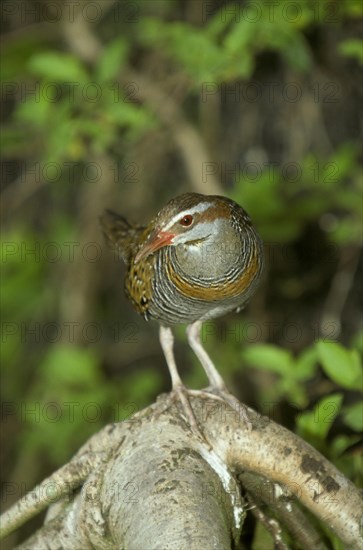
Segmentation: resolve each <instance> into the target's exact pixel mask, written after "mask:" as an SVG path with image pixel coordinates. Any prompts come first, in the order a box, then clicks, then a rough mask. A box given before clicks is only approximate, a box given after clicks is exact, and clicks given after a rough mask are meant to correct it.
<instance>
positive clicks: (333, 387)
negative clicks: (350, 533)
mask: <svg viewBox="0 0 363 550" xmlns="http://www.w3.org/2000/svg"><path fill="white" fill-rule="evenodd" d="M20 4H21V5H22V6H25V3H20ZM20 4H19V5H20ZM26 4H27V5H28V4H29V6H30V7H33V8H34V10H35V13H37V10H38V15H39V18H38V19H39V20H35V21H33V22H32V21H30V22H29V21H28V20H27V19H26V18H22V17H20V15H21V14H20V15H19V13H20V12H19V13H18V17H16V16H15V15H14V14H15V11H14V12H13V16H12V15H10V16H9V19H8V20H5V23H4V31H3V34H4V48H3V49H4V57H3V63H2V74H1V79H2V85H3V96H2V102H3V106H4V113H5V114H4V117H3V118H4V120H3V128H2V132H1V146H2V151H3V178H2V179H3V186H4V192H3V213H4V215H3V218H4V228H3V233H2V237H3V239H2V240H3V245H2V266H3V277H2V280H1V294H2V329H3V330H2V332H3V337H2V359H3V360H2V375H3V384H2V399H3V402H4V403H5V409H4V410H5V411H7V412H8V414H7V413H6V414H5V416H4V419H3V423H4V424H3V426H4V430H3V437H4V439H6V447H7V451H6V453H4V457H3V464H2V465H3V469H2V470H3V472H4V477H3V479H4V480H8V479H12V480H15V481H19V480H22V479H23V478H21V476H24V472H22V471H21V467H22V465H24V460H26V461H27V463H26V464H27V472H26V473H27V474H28V475H27V482H28V483H30V484H31V485H32V484H34V483H35V482H36V481H38V480H40V479H42V478H43V477H45V475H47V474H48V473H49V471H51V470H53V469H55V468H56V467H58V466H60V465H61V464H63V463H64V462H65V461H66V460H67V459H68V458H69V457H70V456H71V455H72V453H74V452H75V451H76V450H77V449H78V448H79V447H80V445H81V444H82V443H83V442H84V441H85V440H86V439H87V438H88V437H89V436H90V435H91V434H92V433H94V432H95V431H96V430H98V429H100V428H101V427H102V426H103V425H105V424H106V423H107V422H112V421H117V420H121V419H125V420H129V419H130V418H131V417H132V414H133V413H134V412H136V411H137V410H139V409H140V408H142V407H144V406H145V405H147V404H148V403H150V402H151V401H152V400H153V399H155V396H156V395H157V393H158V392H160V391H167V390H168V388H169V381H168V380H167V376H166V367H165V366H164V359H163V358H162V355H161V350H160V348H159V346H158V342H157V327H156V326H154V325H150V326H148V325H146V323H144V321H143V320H142V319H141V318H140V319H139V318H138V317H137V316H136V314H135V313H134V312H133V311H132V308H131V306H130V305H129V304H128V303H127V301H126V300H125V299H124V297H123V294H122V285H121V283H120V272H121V268H120V262H119V261H117V260H116V261H113V262H112V259H111V254H110V253H109V252H108V251H107V250H106V248H105V247H104V245H103V243H102V237H101V234H100V231H99V230H98V227H97V219H96V218H97V216H98V215H99V214H100V213H101V212H102V210H103V209H104V208H105V207H109V206H113V205H114V204H115V205H117V206H115V209H116V210H117V209H119V210H120V211H123V212H124V213H125V214H127V215H129V217H130V218H131V219H134V220H136V221H139V222H140V221H142V220H143V219H144V220H145V222H146V221H148V219H149V218H150V217H151V216H152V215H154V214H155V212H156V211H157V210H158V209H159V208H160V207H161V206H162V204H163V203H164V202H165V200H167V199H169V198H170V197H171V196H175V195H177V194H178V193H181V192H185V191H190V190H197V189H196V188H195V187H193V185H194V183H193V181H191V178H190V177H189V176H190V174H189V173H188V170H187V168H186V167H185V165H184V163H183V160H182V159H183V154H181V152H180V151H179V150H178V145H177V143H178V141H177V140H175V139H173V132H176V131H177V129H176V128H175V126H176V125H177V122H175V123H174V122H173V123H172V124H171V127H166V126H165V117H164V120H162V119H161V118H160V117H159V116H158V112H157V110H155V109H154V108H153V103H152V102H150V101H148V100H147V95H148V91H147V87H145V89H144V88H143V89H142V91H143V94H141V96H140V95H139V93H138V92H139V91H140V87H142V85H140V84H138V81H137V75H141V76H142V77H143V78H145V79H146V80H148V81H149V82H151V83H152V84H153V85H154V86H156V87H158V88H159V89H160V90H162V92H163V94H164V97H165V98H167V99H172V100H173V101H174V102H175V103H176V105H177V108H178V110H179V112H180V116H181V117H182V118H183V120H184V121H185V123H186V124H192V126H193V127H194V128H196V129H197V130H198V132H199V135H200V139H201V141H202V142H204V144H205V145H206V146H207V148H209V150H210V153H211V158H212V160H213V161H214V164H213V166H216V167H217V168H218V170H217V172H218V174H217V175H218V176H219V179H220V180H221V182H222V183H223V192H224V194H225V195H229V196H231V197H232V198H233V199H235V200H236V201H237V202H239V203H240V204H242V205H243V206H244V207H245V208H246V210H247V211H248V212H249V213H250V214H251V216H252V218H253V220H254V222H255V224H256V226H257V228H258V230H259V232H260V234H261V236H262V237H263V239H264V241H265V243H266V265H267V269H266V271H267V276H266V281H265V283H264V285H262V286H261V288H260V290H259V291H258V293H257V295H256V297H255V298H254V300H253V301H252V302H251V305H250V306H249V307H248V308H247V309H246V311H245V312H243V313H242V314H240V315H239V316H236V315H232V316H230V317H229V318H228V319H226V320H222V321H216V322H214V323H207V327H206V328H205V329H204V331H205V332H204V336H205V343H206V347H207V348H208V349H209V350H210V352H211V354H212V356H213V358H214V359H215V361H216V364H217V365H223V367H222V368H221V372H222V373H223V375H224V376H225V377H226V379H227V383H228V385H229V387H230V388H231V389H232V390H233V392H234V393H235V394H236V395H238V396H239V397H240V398H241V399H243V400H244V401H246V402H247V403H249V404H252V405H253V406H254V407H256V408H257V409H258V410H260V411H262V412H264V413H265V414H270V413H271V411H272V409H271V408H270V409H269V407H270V406H271V405H273V416H274V418H275V416H276V420H278V421H279V422H281V423H283V424H285V425H287V426H288V427H289V428H290V429H293V430H295V431H296V432H297V433H298V434H299V435H301V436H302V437H303V438H304V439H306V440H307V441H309V442H310V443H311V444H312V445H314V446H315V447H317V448H318V449H319V450H320V451H321V452H322V453H324V454H325V455H326V456H328V457H329V459H330V460H332V461H333V462H334V463H335V464H336V465H337V466H338V467H339V468H340V469H341V470H342V471H343V472H344V473H345V474H346V475H347V476H349V477H350V478H351V479H352V480H353V481H355V482H359V480H360V475H361V469H360V464H359V457H358V454H357V452H356V447H357V445H358V437H359V433H360V432H361V430H362V415H363V413H362V396H361V391H362V367H361V363H360V357H361V354H362V351H363V349H362V332H361V312H360V308H359V299H360V297H361V296H360V293H359V284H358V281H359V273H360V272H361V270H362V264H361V262H360V263H359V254H360V247H361V238H362V233H361V227H362V207H361V198H362V173H361V167H360V161H361V157H360V147H359V123H358V116H357V111H358V108H359V103H360V102H361V99H362V98H361V83H360V73H359V72H358V71H359V68H360V67H359V64H361V63H362V41H361V40H360V38H359V33H358V30H359V22H360V20H361V18H362V4H361V2H358V1H355V0H345V1H341V2H331V1H328V0H320V1H319V2H316V1H314V0H299V1H295V2H293V3H290V4H291V5H290V4H289V2H279V3H278V4H277V5H276V4H275V3H273V4H271V3H269V2H266V1H264V0H258V1H257V0H254V1H253V2H248V1H243V2H239V3H232V2H231V3H230V2H222V1H218V2H215V3H208V2H207V3H203V2H201V3H198V2H195V1H194V0H190V1H187V2H178V1H174V2H167V3H166V2H161V3H160V2H157V1H155V2H154V1H148V2H141V1H140V2H139V1H137V2H132V3H127V2H123V1H120V2H114V3H113V4H112V3H110V4H108V3H107V7H106V5H104V4H100V10H101V13H102V17H101V18H100V19H97V21H94V22H92V21H91V22H90V20H89V19H88V20H87V18H85V17H84V18H83V22H86V23H87V24H88V27H89V32H90V33H91V40H89V37H88V38H87V35H83V34H82V33H83V30H82V28H81V27H80V29H79V32H78V31H77V30H75V29H74V28H73V26H72V25H73V24H74V22H73V21H71V20H68V21H67V19H65V20H64V21H63V22H62V23H60V22H59V21H58V22H57V23H51V22H50V21H51V19H50V18H49V19H48V20H47V19H46V18H44V15H43V19H42V15H41V14H42V13H43V14H44V13H47V12H46V11H44V10H43V11H42V10H41V9H40V5H41V4H40V3H39V2H33V1H31V0H29V2H27V3H26ZM44 4H47V2H44ZM86 5H87V3H81V4H80V9H81V8H82V6H83V7H84V6H86ZM29 6H28V7H29ZM20 8H21V6H20ZM47 9H48V10H50V11H49V13H52V9H53V8H52V6H51V5H50V4H49V6H47ZM271 10H273V11H271ZM289 10H290V11H289ZM294 10H295V11H294ZM67 25H68V27H69V28H68V31H67V32H65V28H66V26H67ZM72 33H73V34H72ZM72 36H73V38H72ZM70 37H71V38H70ZM76 37H80V38H79V40H83V41H84V44H86V45H85V46H84V49H83V50H82V49H81V50H82V51H85V50H87V47H88V46H89V48H90V50H92V47H93V39H96V40H97V41H98V42H99V44H100V50H99V52H98V53H97V54H95V55H94V56H87V55H81V53H80V51H81V50H77V44H76V42H77V41H76ZM92 37H93V38H92ZM87 40H89V43H87ZM72 41H73V42H72ZM130 69H131V70H132V71H134V72H131V75H132V76H131V77H128V76H127V75H128V71H129V70H130ZM135 75H136V76H135ZM291 83H292V84H293V85H294V86H295V89H297V90H298V91H299V92H300V95H298V97H297V99H296V100H290V99H289V96H288V95H286V87H287V86H288V85H289V84H291ZM249 84H251V86H252V88H251V89H252V90H253V89H255V90H257V92H258V94H257V96H256V100H255V101H252V100H250V99H249V96H246V95H244V92H245V90H246V86H248V85H249ZM208 86H209V88H208ZM206 87H207V88H206ZM253 87H254V88H253ZM206 89H208V90H209V92H210V94H209V95H207V96H206V95H205V91H206ZM271 90H274V91H275V92H276V93H275V95H273V94H272V95H271ZM261 91H262V92H261ZM266 91H267V92H268V94H265V93H264V92H266ZM212 92H213V93H212ZM259 92H261V94H260V95H259ZM282 92H283V93H282ZM284 94H285V95H284ZM145 98H146V99H145ZM236 98H237V99H236ZM161 103H162V102H161ZM159 108H160V107H159ZM161 108H162V106H161ZM203 161H204V159H200V163H201V165H202V163H203ZM225 167H227V168H226V169H225ZM230 167H232V168H234V169H230V170H229V168H230ZM201 181H202V168H201ZM203 182H204V183H205V185H204V187H205V192H206V193H208V191H209V188H208V180H203ZM198 190H199V189H198ZM118 205H119V206H118ZM87 246H93V247H94V248H93V251H94V250H96V259H95V260H93V259H92V258H91V259H90V257H88V256H87V254H86V253H85V251H86V250H87ZM113 260H115V258H113ZM290 325H291V326H292V327H297V328H298V332H297V335H298V337H296V338H290V339H289V337H288V331H287V330H284V328H285V329H287V328H288V327H289V326H290ZM275 326H276V327H278V328H277V330H276V331H273V330H270V328H271V327H275ZM250 331H252V333H253V334H254V332H253V331H255V332H256V335H254V336H250ZM175 332H176V334H177V336H178V338H177V342H176V352H177V357H178V363H179V364H181V365H183V364H188V363H189V362H193V368H190V369H189V370H188V369H186V370H187V372H183V368H181V371H182V374H183V379H185V380H186V381H187V382H188V384H189V385H190V386H193V387H196V386H202V385H203V384H205V379H204V378H203V374H202V373H201V368H200V366H199V365H198V363H197V361H196V360H195V359H194V358H193V359H191V358H192V354H191V353H189V351H187V349H186V340H185V335H184V328H183V327H177V328H176V331H175ZM338 340H339V341H338ZM24 457H26V459H24ZM30 463H31V464H32V467H31V468H28V464H30ZM19 471H21V472H20V473H19ZM28 488H30V487H28ZM268 540H269V539H268V538H267V537H266V533H265V532H264V530H263V528H262V527H258V529H257V530H256V533H255V536H254V542H253V547H254V548H261V547H263V548H268V547H269V546H268V544H269V542H268ZM332 544H333V545H334V548H341V546H340V543H339V542H337V541H335V540H333V539H332Z"/></svg>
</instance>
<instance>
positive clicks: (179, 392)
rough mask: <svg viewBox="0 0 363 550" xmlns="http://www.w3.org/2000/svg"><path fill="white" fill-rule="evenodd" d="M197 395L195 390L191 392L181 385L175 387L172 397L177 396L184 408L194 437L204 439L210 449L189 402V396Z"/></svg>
mask: <svg viewBox="0 0 363 550" xmlns="http://www.w3.org/2000/svg"><path fill="white" fill-rule="evenodd" d="M196 393H198V392H196ZM196 393H194V391H193V390H189V389H188V388H186V387H185V386H184V385H180V384H178V385H176V386H174V387H173V389H172V390H171V395H172V396H174V395H175V397H176V398H177V399H179V401H180V403H181V405H182V407H183V411H184V414H185V416H186V419H187V421H188V423H189V426H190V428H191V430H192V432H193V433H194V435H196V436H197V437H198V438H199V439H202V440H203V443H206V444H207V445H208V447H209V448H211V445H210V443H209V441H208V440H207V439H206V437H205V435H204V433H203V432H202V431H201V429H200V428H199V426H198V422H197V420H196V418H195V415H194V411H193V409H192V406H191V404H190V401H189V397H188V394H189V395H196Z"/></svg>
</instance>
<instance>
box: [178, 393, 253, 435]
mask: <svg viewBox="0 0 363 550" xmlns="http://www.w3.org/2000/svg"><path fill="white" fill-rule="evenodd" d="M188 393H189V394H190V395H194V396H195V397H202V398H206V397H207V398H209V399H210V398H212V399H214V400H216V401H218V402H219V403H227V405H229V407H231V408H232V409H233V410H234V411H235V414H236V415H238V420H239V421H242V422H243V423H244V424H245V426H246V428H247V429H248V431H251V430H252V422H251V420H250V418H249V408H248V407H247V405H245V404H244V403H241V402H240V401H238V399H237V398H236V397H235V396H234V395H232V394H231V393H230V391H229V390H228V389H227V387H226V386H225V385H223V387H220V386H218V387H217V386H209V387H208V388H206V389H205V390H188Z"/></svg>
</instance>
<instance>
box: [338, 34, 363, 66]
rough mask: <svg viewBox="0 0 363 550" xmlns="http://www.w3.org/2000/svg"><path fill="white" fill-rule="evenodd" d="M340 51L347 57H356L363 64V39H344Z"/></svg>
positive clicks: (339, 47)
mask: <svg viewBox="0 0 363 550" xmlns="http://www.w3.org/2000/svg"><path fill="white" fill-rule="evenodd" d="M338 51H339V52H340V53H341V54H342V55H345V56H346V57H354V58H355V59H357V61H358V63H360V64H361V65H363V40H360V39H359V38H351V39H350V40H344V42H341V43H340V44H339V46H338Z"/></svg>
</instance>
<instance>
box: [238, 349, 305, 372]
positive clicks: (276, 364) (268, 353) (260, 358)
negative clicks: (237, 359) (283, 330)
mask: <svg viewBox="0 0 363 550" xmlns="http://www.w3.org/2000/svg"><path fill="white" fill-rule="evenodd" d="M242 356H243V358H244V359H245V360H246V361H248V362H249V363H252V364H253V365H254V366H256V367H259V368H261V369H264V370H268V371H272V372H276V373H278V374H287V373H290V372H291V369H293V363H294V361H293V358H292V355H291V353H289V352H288V351H286V350H284V349H281V348H279V347H277V346H273V345H271V344H256V345H253V346H249V347H248V348H247V349H245V350H244V351H243V352H242Z"/></svg>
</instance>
